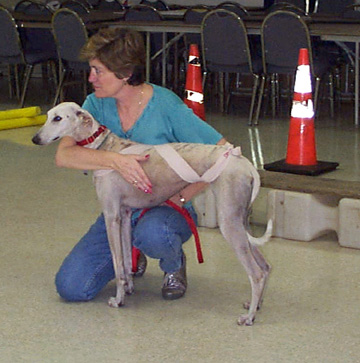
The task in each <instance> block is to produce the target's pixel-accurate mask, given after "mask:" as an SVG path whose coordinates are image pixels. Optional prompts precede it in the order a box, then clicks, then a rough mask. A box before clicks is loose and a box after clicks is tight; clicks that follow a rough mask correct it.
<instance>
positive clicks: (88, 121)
mask: <svg viewBox="0 0 360 363" xmlns="http://www.w3.org/2000/svg"><path fill="white" fill-rule="evenodd" d="M76 116H77V117H78V118H79V120H80V121H81V122H82V123H83V124H84V125H85V126H86V127H92V125H93V120H92V117H91V115H90V114H89V113H88V112H86V111H85V110H78V111H77V112H76Z"/></svg>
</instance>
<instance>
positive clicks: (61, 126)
mask: <svg viewBox="0 0 360 363" xmlns="http://www.w3.org/2000/svg"><path fill="white" fill-rule="evenodd" d="M98 127H99V123H98V122H97V121H96V120H95V119H94V118H93V117H92V116H91V114H90V113H89V112H87V111H86V110H84V109H83V108H81V107H80V106H79V105H78V104H76V103H74V102H63V103H60V104H59V105H57V106H55V107H53V108H52V109H50V110H49V111H48V113H47V120H46V122H45V124H44V125H43V126H42V127H41V129H40V130H39V131H38V132H37V133H36V135H35V136H34V137H33V138H32V141H33V143H34V144H36V145H47V144H50V143H52V142H53V141H56V140H58V139H61V138H62V137H64V136H71V137H73V138H74V139H75V140H76V141H80V140H83V139H86V138H87V137H89V136H90V135H91V134H92V133H93V132H94V130H96V129H97V128H98Z"/></svg>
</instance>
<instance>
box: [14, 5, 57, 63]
mask: <svg viewBox="0 0 360 363" xmlns="http://www.w3.org/2000/svg"><path fill="white" fill-rule="evenodd" d="M14 11H16V12H21V13H23V14H27V15H44V16H48V17H49V19H50V18H51V16H52V14H53V13H52V11H51V9H50V7H49V6H48V5H47V4H44V3H40V2H39V1H36V0H21V1H19V2H18V3H17V4H16V5H15V8H14ZM19 33H20V37H21V40H22V43H23V47H24V49H25V51H28V50H30V51H42V52H43V53H44V54H48V57H49V58H56V47H55V41H54V37H53V35H52V33H51V30H50V29H42V28H21V29H20V30H19Z"/></svg>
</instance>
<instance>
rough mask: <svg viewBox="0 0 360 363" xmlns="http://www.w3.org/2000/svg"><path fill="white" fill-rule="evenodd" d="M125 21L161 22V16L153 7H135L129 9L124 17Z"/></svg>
mask: <svg viewBox="0 0 360 363" xmlns="http://www.w3.org/2000/svg"><path fill="white" fill-rule="evenodd" d="M124 19H125V20H129V21H137V20H138V21H141V20H144V21H154V22H155V21H161V20H162V19H163V18H162V16H161V14H160V13H159V12H158V10H156V9H155V8H154V7H152V6H149V5H135V6H132V7H130V8H129V9H128V10H127V11H126V13H125V15H124Z"/></svg>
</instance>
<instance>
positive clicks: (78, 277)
mask: <svg viewBox="0 0 360 363" xmlns="http://www.w3.org/2000/svg"><path fill="white" fill-rule="evenodd" d="M187 209H188V211H189V212H190V214H191V215H192V217H193V218H194V220H195V222H196V220H197V218H196V213H195V211H194V209H193V208H192V207H189V208H187ZM190 237H191V230H190V228H189V226H188V224H187V222H186V220H185V218H184V217H183V216H182V215H181V214H180V213H178V212H177V211H175V210H174V209H173V208H170V207H168V206H160V207H155V208H152V209H150V210H149V211H148V212H147V213H145V214H144V216H143V217H142V218H141V219H140V220H138V221H135V222H134V226H133V228H132V238H133V240H132V243H133V246H135V247H137V248H138V249H139V250H141V251H142V252H143V253H144V254H145V255H147V256H149V257H152V258H156V259H159V260H160V268H161V269H162V270H163V271H164V272H170V273H171V272H175V271H177V270H179V269H180V267H181V263H182V255H183V251H182V244H183V243H184V242H186V241H187V240H188V239H189V238H190ZM114 277H115V274H114V268H113V263H112V258H111V252H110V247H109V243H108V239H107V235H106V227H105V220H104V216H103V215H102V214H101V215H100V216H99V217H98V219H97V220H96V222H95V223H94V224H93V225H92V226H91V227H90V229H89V231H88V232H87V233H86V234H85V236H84V237H83V238H82V239H81V240H80V241H79V243H78V244H77V245H76V246H75V247H74V248H73V250H72V251H71V252H70V254H69V255H68V256H67V257H66V258H65V260H64V262H63V263H62V265H61V267H60V269H59V271H58V273H57V275H56V278H55V284H56V288H57V291H58V293H59V295H60V296H61V297H62V298H64V299H65V300H67V301H87V300H91V299H93V298H94V297H95V296H96V295H97V294H98V293H99V292H100V290H101V289H102V288H103V287H104V286H105V285H106V284H107V283H108V282H109V281H111V280H112V279H114Z"/></svg>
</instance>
